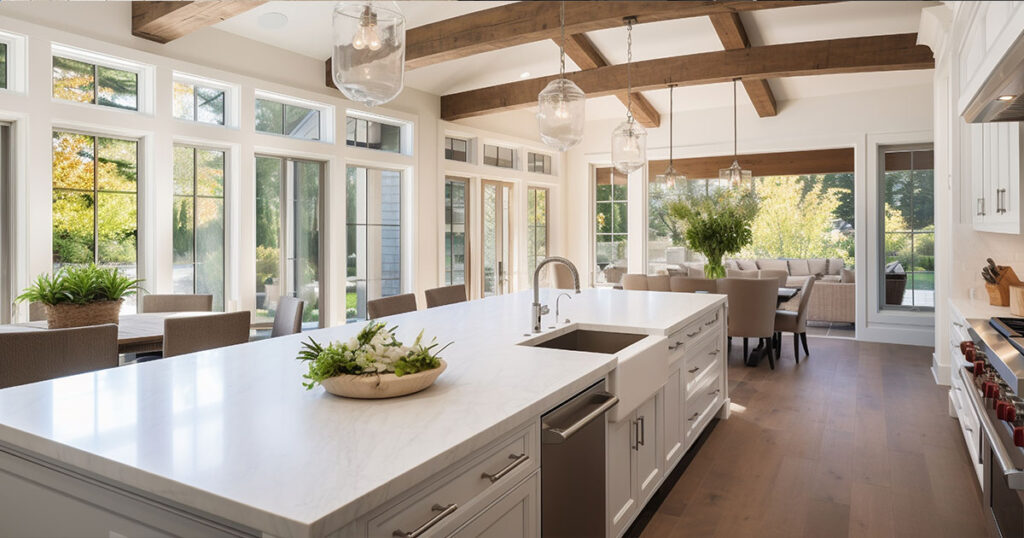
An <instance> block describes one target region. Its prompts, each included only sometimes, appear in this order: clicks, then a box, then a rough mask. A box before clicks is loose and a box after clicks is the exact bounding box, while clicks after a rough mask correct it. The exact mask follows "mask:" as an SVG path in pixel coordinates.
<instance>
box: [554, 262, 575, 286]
mask: <svg viewBox="0 0 1024 538" xmlns="http://www.w3.org/2000/svg"><path fill="white" fill-rule="evenodd" d="M548 267H550V268H551V271H552V272H553V274H554V275H555V287H556V288H558V289H560V290H572V289H576V286H575V285H574V284H573V282H572V271H570V270H569V268H568V267H566V266H565V264H562V263H550V264H548Z"/></svg>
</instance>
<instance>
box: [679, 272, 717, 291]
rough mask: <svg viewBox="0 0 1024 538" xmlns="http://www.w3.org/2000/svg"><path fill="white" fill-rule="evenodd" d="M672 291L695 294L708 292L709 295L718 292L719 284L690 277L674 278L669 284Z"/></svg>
mask: <svg viewBox="0 0 1024 538" xmlns="http://www.w3.org/2000/svg"><path fill="white" fill-rule="evenodd" d="M669 287H670V288H671V290H672V291H680V292H686V293H693V292H695V291H706V292H708V293H717V292H718V282H717V281H715V280H712V279H710V278H691V277H688V276H674V277H672V280H671V281H670V282H669Z"/></svg>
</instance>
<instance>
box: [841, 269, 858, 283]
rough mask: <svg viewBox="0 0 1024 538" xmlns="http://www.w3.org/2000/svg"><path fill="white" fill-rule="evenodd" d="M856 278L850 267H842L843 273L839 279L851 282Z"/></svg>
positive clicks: (843, 281)
mask: <svg viewBox="0 0 1024 538" xmlns="http://www.w3.org/2000/svg"><path fill="white" fill-rule="evenodd" d="M856 279H857V273H854V272H853V270H851V269H843V274H842V276H841V277H840V279H839V281H840V282H842V283H843V284H853V283H854V282H855V281H856Z"/></svg>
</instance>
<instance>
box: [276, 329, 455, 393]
mask: <svg viewBox="0 0 1024 538" xmlns="http://www.w3.org/2000/svg"><path fill="white" fill-rule="evenodd" d="M396 328H397V327H393V328H390V329H389V328H388V327H387V326H386V325H385V324H384V323H383V322H377V323H369V324H367V325H366V327H364V328H363V330H361V331H359V334H357V335H356V336H355V338H351V339H349V341H348V342H344V343H342V342H330V343H328V344H327V345H326V346H324V345H322V344H320V343H319V342H317V341H316V340H313V339H312V338H310V339H309V340H308V341H306V342H304V343H303V344H302V349H301V350H300V351H299V355H298V357H296V358H297V359H298V360H300V361H306V362H307V363H308V364H309V371H308V372H307V373H306V374H304V375H303V376H302V377H303V378H305V379H308V380H309V382H306V383H303V384H302V385H303V386H304V387H306V389H307V390H309V389H312V388H313V387H315V386H316V384H317V383H319V382H321V381H323V380H325V379H328V378H331V377H335V376H339V375H343V374H348V375H371V374H382V373H389V372H393V373H394V374H395V375H396V376H398V377H401V376H403V375H406V374H415V373H417V372H422V371H424V370H432V369H434V368H437V367H438V366H440V365H441V360H440V356H439V355H440V353H441V351H444V347H442V348H441V349H438V350H437V351H434V349H435V348H436V347H437V345H438V344H437V341H436V339H434V340H431V342H430V344H429V345H423V343H422V340H423V332H422V331H421V332H420V334H419V336H417V337H416V341H415V342H413V344H412V346H405V345H403V344H402V343H401V342H399V341H398V339H397V338H395V333H394V331H395V329H396ZM445 347H448V346H445Z"/></svg>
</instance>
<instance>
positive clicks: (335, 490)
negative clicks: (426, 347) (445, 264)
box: [0, 289, 725, 536]
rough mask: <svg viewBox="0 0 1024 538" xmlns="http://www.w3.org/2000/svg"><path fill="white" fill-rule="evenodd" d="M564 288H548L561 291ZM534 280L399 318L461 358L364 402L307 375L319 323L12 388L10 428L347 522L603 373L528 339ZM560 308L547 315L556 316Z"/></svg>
mask: <svg viewBox="0 0 1024 538" xmlns="http://www.w3.org/2000/svg"><path fill="white" fill-rule="evenodd" d="M559 292H560V290H542V301H544V302H547V303H550V304H552V311H554V308H553V301H554V298H555V296H556V295H557V293H559ZM531 300H532V298H531V297H530V295H529V292H521V293H518V294H514V295H510V296H503V297H492V298H488V299H483V300H479V301H471V302H467V303H460V304H456V305H449V306H446V307H440V308H434V309H429V310H420V311H418V312H413V313H409V314H403V315H400V316H393V317H392V318H389V319H388V321H389V322H390V323H394V324H397V325H398V326H399V330H398V332H399V337H400V338H401V339H403V340H408V341H411V340H412V339H414V338H415V336H416V333H418V332H419V330H420V329H426V334H427V335H428V336H436V337H437V339H438V341H440V342H442V343H445V342H448V341H453V342H454V343H453V344H452V345H451V346H450V347H449V348H448V349H446V350H445V351H444V353H443V357H444V359H445V360H446V361H447V362H448V369H447V370H446V371H445V373H444V374H442V375H441V377H440V378H439V379H438V381H437V383H436V384H435V385H434V386H433V387H431V388H429V389H427V390H425V391H423V392H421V393H419V394H415V395H412V396H408V397H404V398H397V399H393V400H376V401H361V400H349V399H342V398H337V397H334V396H331V395H329V394H326V393H325V392H324V391H323V389H321V388H319V387H317V388H316V389H314V390H312V391H306V390H305V389H304V388H303V387H302V385H301V381H302V379H301V375H302V373H303V372H304V371H305V365H304V364H303V363H301V362H300V361H297V360H295V358H294V357H295V355H296V353H297V351H298V349H299V346H300V343H301V341H302V340H304V339H305V338H306V337H307V336H314V337H315V338H317V339H318V340H320V341H324V340H328V339H347V338H349V337H350V336H353V335H354V334H355V333H356V332H358V331H359V329H360V328H362V326H363V325H364V324H363V323H359V324H353V325H348V326H341V327H333V328H329V329H321V330H319V331H315V332H312V333H305V334H303V335H295V336H289V337H283V338H277V339H272V340H264V341H259V342H252V343H249V344H243V345H241V346H235V347H232V348H226V349H220V350H212V351H207V352H202V353H196V354H192V355H184V356H180V357H174V358H172V359H165V360H158V361H152V362H147V363H143V364H138V365H131V366H125V367H120V368H115V369H110V370H104V371H100V372H96V373H90V374H82V375H78V376H72V377H67V378H62V379H56V380H52V381H46V382H42V383H35V384H31V385H24V386H21V387H13V388H9V389H4V390H0V443H4V444H7V445H9V446H12V447H15V449H17V450H22V451H26V452H29V453H32V454H36V455H41V456H43V457H45V458H49V459H51V460H55V461H56V462H58V463H60V464H62V465H67V466H69V467H70V468H73V469H77V470H84V471H86V472H88V473H92V474H95V475H99V476H100V477H104V478H105V479H107V480H109V481H111V482H114V483H119V484H123V485H127V486H129V487H131V488H136V489H138V490H141V491H143V492H146V493H149V494H152V495H155V496H157V497H160V498H164V499H168V500H170V501H173V502H176V503H180V504H182V505H185V506H188V507H193V508H195V509H197V510H199V511H202V512H206V513H212V514H214V515H217V516H220V517H223V518H225V519H228V520H231V521H235V522H237V523H240V524H242V525H246V526H249V527H252V528H255V529H259V530H261V531H263V532H266V533H269V534H272V535H277V536H316V535H322V534H324V533H325V532H329V531H332V530H335V529H337V528H339V527H341V526H342V525H343V524H344V523H346V522H348V521H350V520H352V519H353V518H355V517H357V516H358V515H360V514H362V513H364V512H365V511H367V510H369V509H371V508H373V507H375V506H378V505H380V504H381V503H383V502H385V501H386V500H388V499H390V498H393V497H394V496H396V495H398V494H400V493H401V492H402V491H404V490H406V489H408V488H409V487H411V486H413V485H415V484H416V483H417V482H419V481H421V480H423V479H425V478H427V477H429V476H430V475H432V474H433V473H435V472H437V471H440V470H442V469H443V468H444V467H446V466H448V465H450V464H453V463H455V462H457V461H459V460H460V459H461V458H463V457H465V456H466V455H468V454H470V453H472V452H473V451H474V450H476V449H478V448H480V447H482V446H483V445H485V444H486V443H489V442H491V441H492V440H494V439H497V438H498V437H500V436H501V435H503V434H505V433H507V432H509V431H511V430H512V428H515V427H517V426H519V425H521V424H523V423H525V422H526V421H527V420H529V419H530V418H531V417H536V416H538V415H540V414H542V413H544V412H545V411H547V410H548V409H550V408H552V407H554V406H555V405H557V404H559V403H561V402H562V401H564V400H565V399H567V398H569V397H570V396H572V395H573V394H575V393H577V392H579V391H580V390H582V389H584V388H586V387H587V386H589V385H590V384H592V383H594V382H595V381H597V380H599V379H601V378H602V377H604V376H606V375H607V373H608V372H609V371H611V370H612V369H614V368H615V364H616V359H615V358H614V356H611V355H601V354H590V353H579V352H572V351H559V350H554V349H544V348H534V347H525V346H518V345H516V343H517V342H521V341H523V340H525V339H526V337H525V336H524V334H525V333H527V332H528V330H529V310H530V302H531ZM724 300H725V298H724V296H720V295H700V294H679V293H659V292H633V291H621V290H592V289H591V290H584V292H583V294H581V295H574V296H573V299H572V300H570V301H566V300H563V301H562V310H563V314H562V317H563V318H564V317H569V318H570V319H571V320H572V322H574V323H584V324H587V325H592V326H605V327H607V328H610V329H616V328H617V329H633V330H637V331H643V332H649V333H651V334H665V333H669V332H671V331H674V330H677V329H678V328H681V326H682V325H683V324H684V322H685V321H686V320H687V319H689V318H690V317H691V316H693V315H697V314H702V313H704V312H707V311H710V310H711V309H713V308H717V307H718V306H719V305H720V304H721V303H723V302H724ZM552 321H553V315H548V316H545V319H544V326H545V327H547V326H549V325H551V324H552Z"/></svg>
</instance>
